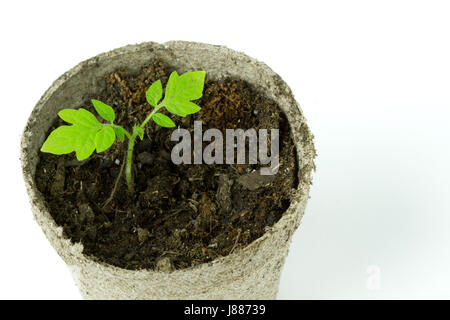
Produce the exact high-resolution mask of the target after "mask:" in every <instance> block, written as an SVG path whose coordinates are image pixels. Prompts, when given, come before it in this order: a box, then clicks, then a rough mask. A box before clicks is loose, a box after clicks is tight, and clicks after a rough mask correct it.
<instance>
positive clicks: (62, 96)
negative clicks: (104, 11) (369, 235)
mask: <svg viewBox="0 0 450 320" xmlns="http://www.w3.org/2000/svg"><path fill="white" fill-rule="evenodd" d="M152 59H161V60H162V61H163V62H164V63H166V64H167V65H168V66H171V67H173V68H174V69H176V70H177V71H178V72H179V73H184V72H187V71H192V70H205V71H206V72H207V75H208V78H210V79H214V78H220V77H223V76H231V77H237V78H241V79H243V80H245V81H247V82H249V83H251V84H252V85H253V86H255V88H256V89H258V90H262V91H263V92H265V94H266V95H267V96H268V97H269V98H272V99H273V100H274V101H276V102H277V103H278V104H279V106H280V108H281V109H282V110H283V112H284V113H285V114H286V117H287V119H288V121H289V123H290V126H291V131H292V134H293V141H294V143H295V145H296V148H297V158H298V170H299V181H300V182H299V185H298V188H297V190H295V192H294V196H293V198H292V200H291V205H290V207H289V208H288V210H287V211H286V212H285V213H284V215H283V216H282V218H281V219H280V220H279V221H278V222H277V223H276V224H274V226H273V227H267V228H266V229H267V231H266V232H265V234H264V235H263V236H262V237H260V238H258V239H257V240H255V241H253V242H252V243H251V244H250V245H248V246H246V247H245V248H242V249H239V250H236V251H234V252H233V253H232V254H230V255H228V256H225V257H222V258H219V259H216V260H214V261H212V262H209V263H204V264H201V265H198V266H195V267H191V268H188V269H182V270H176V271H171V272H162V271H154V270H138V271H133V270H126V269H121V268H118V267H115V266H112V265H108V264H106V263H102V262H98V261H96V260H95V259H93V258H92V257H89V256H86V255H85V254H83V245H82V244H81V243H72V242H71V241H70V240H69V239H68V238H66V237H65V235H64V233H63V228H62V227H60V226H58V225H57V224H56V223H55V221H54V219H53V218H52V216H51V215H50V213H49V212H48V210H47V208H46V206H45V201H44V198H43V196H42V194H41V193H40V192H39V191H38V190H37V188H36V183H35V181H34V174H35V171H36V165H37V163H38V161H39V152H40V151H39V149H40V147H41V146H42V143H43V142H44V140H45V138H46V133H47V132H48V129H49V128H50V126H51V124H52V122H53V121H54V120H55V118H56V116H57V112H58V111H59V110H61V109H63V108H69V107H78V106H80V105H81V103H82V99H83V97H84V96H86V95H88V96H89V95H91V96H95V95H96V93H97V92H99V89H101V88H100V83H99V79H100V78H101V76H103V75H105V74H107V73H111V72H112V71H114V70H116V69H117V68H119V67H121V66H124V65H126V66H128V67H130V68H135V69H136V71H137V70H139V69H140V68H141V67H142V66H143V65H145V64H147V63H148V62H149V61H151V60H152ZM312 139H313V137H312V135H311V133H310V131H309V129H308V126H307V125H306V122H305V118H304V116H303V114H302V111H301V110H300V108H299V105H298V103H297V102H296V101H295V99H294V97H293V95H292V92H291V90H290V89H289V87H288V86H287V85H286V83H285V82H284V81H283V80H282V79H281V78H280V76H278V75H277V74H276V73H274V72H273V71H272V70H271V69H270V68H269V67H268V66H266V65H265V64H264V63H262V62H259V61H257V60H255V59H252V58H250V57H248V56H247V55H245V54H243V53H240V52H236V51H233V50H230V49H228V48H226V47H222V46H214V45H209V44H202V43H193V42H184V41H171V42H167V43H164V44H158V43H153V42H147V43H141V44H138V45H129V46H125V47H122V48H119V49H115V50H113V51H110V52H107V53H103V54H100V55H98V56H96V57H94V58H91V59H89V60H87V61H84V62H82V63H80V64H78V65H77V66H76V67H74V68H73V69H71V70H70V71H68V72H66V73H65V74H64V75H62V76H61V77H60V78H59V79H57V80H56V81H55V82H54V83H53V84H52V86H51V87H50V88H49V89H48V90H47V92H46V93H45V94H44V95H43V96H42V98H41V99H40V100H39V102H38V103H37V105H36V107H35V108H34V110H33V112H32V113H31V116H30V118H29V120H28V123H27V125H26V128H25V130H24V133H23V136H22V145H21V161H22V168H23V175H24V179H25V184H26V187H27V191H28V195H29V197H30V201H31V207H32V211H33V214H34V218H35V219H36V221H37V222H38V223H39V225H40V226H41V228H42V229H43V231H44V233H45V235H46V236H47V238H48V240H49V241H50V243H51V244H52V246H53V247H54V248H55V249H56V251H57V252H58V254H59V255H60V256H61V257H62V258H63V260H64V261H65V262H66V263H67V265H68V266H69V268H70V269H71V270H72V274H73V277H74V279H75V282H76V283H77V285H78V287H79V289H80V292H81V295H82V296H83V298H86V299H274V298H276V295H277V291H278V285H279V280H280V273H281V269H282V267H283V264H284V260H285V258H286V256H287V253H288V249H289V244H290V241H291V237H292V234H293V233H294V231H295V230H296V229H297V227H298V226H299V224H300V220H301V218H302V216H303V213H304V210H305V206H306V202H307V199H308V193H309V186H310V184H311V171H312V169H313V167H314V163H313V158H314V156H315V151H314V145H313V141H312Z"/></svg>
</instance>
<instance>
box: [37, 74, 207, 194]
mask: <svg viewBox="0 0 450 320" xmlns="http://www.w3.org/2000/svg"><path fill="white" fill-rule="evenodd" d="M204 82H205V71H195V72H186V73H184V74H182V75H181V76H180V75H178V74H177V72H176V71H174V72H172V73H171V74H170V77H169V81H168V83H167V86H166V92H165V95H164V99H163V100H162V101H161V98H162V95H163V88H162V85H161V81H160V80H158V81H156V82H154V83H153V84H152V85H151V86H150V88H148V90H147V92H146V99H147V102H148V103H149V104H150V105H151V106H152V107H153V109H152V110H151V112H150V113H149V114H148V116H147V117H146V118H145V120H144V121H143V122H142V123H141V124H135V125H134V126H133V129H132V131H131V133H130V132H129V131H127V130H126V129H125V128H123V127H121V126H120V125H117V124H115V123H114V120H115V118H116V115H115V112H114V110H113V108H111V107H110V106H108V105H107V104H105V103H103V102H101V101H98V100H92V104H93V105H94V108H95V110H96V111H97V113H98V114H99V115H100V117H102V118H103V119H104V120H106V121H107V122H108V123H102V122H99V121H98V120H97V118H96V117H95V116H94V115H93V114H92V113H91V112H89V111H87V110H86V109H83V108H79V109H63V110H61V111H60V112H58V115H59V117H60V118H61V119H63V120H64V121H65V122H67V123H69V124H71V125H64V126H60V127H58V128H56V129H55V130H53V131H52V132H51V133H50V135H49V136H48V138H47V140H45V142H44V144H43V145H42V148H41V151H42V152H48V153H53V154H57V155H61V154H67V153H72V152H74V151H75V154H76V157H77V159H78V160H79V161H81V160H84V159H87V158H89V157H90V156H91V155H92V153H93V152H94V151H97V153H99V152H103V151H105V150H107V149H108V148H110V147H111V146H112V144H113V143H114V141H115V140H116V138H117V139H119V140H120V141H121V142H124V141H125V137H126V138H128V151H127V160H126V167H125V178H126V182H127V185H128V190H129V191H130V192H131V193H134V182H133V176H132V171H131V167H132V161H133V149H134V143H135V140H136V138H137V137H138V136H139V138H140V139H141V140H142V139H143V138H144V127H145V125H146V124H147V123H148V122H149V121H150V119H152V120H153V121H154V122H155V123H156V124H158V125H160V126H161V127H166V128H172V127H175V123H174V122H173V121H172V120H171V119H170V118H169V117H168V116H166V115H164V114H162V113H158V111H159V110H160V109H161V108H166V109H167V110H168V111H169V112H170V113H172V114H175V115H178V116H180V117H186V116H187V115H189V114H194V113H196V112H198V111H199V110H200V107H199V106H198V105H196V104H195V103H193V102H192V101H191V100H196V99H199V98H201V96H202V94H203V86H204ZM160 101H161V102H160Z"/></svg>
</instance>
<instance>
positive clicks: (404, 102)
mask: <svg viewBox="0 0 450 320" xmlns="http://www.w3.org/2000/svg"><path fill="white" fill-rule="evenodd" d="M449 17H450V5H449V2H445V1H380V0H378V1H305V2H303V1H281V0H278V1H261V0H259V1H243V0H240V1H231V0H227V1H211V0H210V1H193V0H184V1H175V0H170V1H169V0H160V1H131V0H127V1H120V2H119V1H117V2H116V1H101V2H100V1H92V0H90V1H72V2H69V1H55V2H50V1H2V2H1V4H0V33H1V40H0V41H1V51H0V88H1V89H0V90H1V96H0V105H1V116H0V125H1V126H0V127H1V129H2V130H1V132H2V136H1V137H2V138H1V139H2V148H1V150H2V151H1V158H0V161H1V167H0V168H1V170H2V175H1V180H0V181H1V182H0V192H1V193H0V194H1V195H0V197H1V206H2V209H1V214H0V248H1V251H0V262H1V263H0V298H4V299H15V298H27V299H34V298H43V299H47V298H52V299H79V298H80V296H79V294H78V291H77V289H76V287H75V286H74V284H73V281H72V279H71V277H70V274H69V271H68V269H67V268H66V266H65V265H64V263H63V262H62V260H61V259H60V258H59V257H58V256H57V255H56V253H55V252H54V250H53V249H52V248H51V246H50V245H49V243H48V242H47V240H46V239H45V237H44V235H43V233H42V232H41V230H40V229H39V227H38V226H37V224H36V223H35V222H34V221H33V219H32V215H31V212H30V205H29V204H28V198H27V196H26V192H25V188H24V184H23V182H22V176H21V170H20V165H19V159H18V157H19V140H20V135H21V131H22V129H23V127H24V126H25V123H26V120H27V118H28V116H29V114H30V112H31V110H32V108H33V106H34V105H35V103H36V102H37V101H38V99H39V98H40V96H41V95H42V94H43V93H44V91H45V90H46V89H47V88H48V87H49V86H50V85H51V83H52V82H53V80H55V79H56V78H57V77H58V76H59V75H61V74H62V73H63V72H65V71H67V70H68V69H70V68H71V67H73V66H74V65H75V64H77V63H78V62H80V61H82V60H85V59H87V58H89V57H91V56H94V55H97V54H99V53H101V52H104V51H108V50H111V49H113V48H116V47H120V46H123V45H126V44H132V43H138V42H142V41H157V42H163V41H167V40H192V41H200V42H207V43H213V44H222V45H226V46H228V47H230V48H232V49H236V50H238V51H244V52H246V53H247V54H249V55H250V56H253V57H255V58H257V59H259V60H261V61H264V62H266V63H267V64H268V65H269V66H270V67H272V68H273V69H274V70H275V71H276V72H277V73H279V74H280V75H281V76H282V77H283V78H284V80H285V81H286V82H287V83H288V84H289V85H290V86H291V88H292V89H293V91H294V93H295V95H296V98H297V99H298V101H299V102H300V104H301V105H302V108H303V110H304V113H305V115H306V117H307V119H308V122H309V125H310V127H311V130H312V131H313V133H314V135H315V137H316V139H315V143H316V147H317V150H318V154H319V157H318V158H317V162H316V163H317V172H316V173H315V175H314V185H313V187H312V189H311V199H310V202H309V205H308V208H307V212H306V215H305V217H304V219H303V221H302V225H301V227H300V229H299V230H298V231H297V233H296V234H295V236H294V239H293V243H292V247H291V250H290V254H289V257H288V259H287V261H286V265H285V268H284V271H283V274H282V279H281V285H280V292H279V296H278V297H279V298H281V299H316V298H319V299H330V298H331V299H340V298H343V299H348V298H350V299H370V298H375V299H380V298H387V299H391V298H395V299H399V298H413V299H416V298H450V274H449V272H450V256H449V245H450V231H449V227H450V216H449V213H450V202H449V195H450V170H449V166H450V151H449V138H450V129H449V117H450V111H449V110H450V41H449V40H450V37H449V34H450V18H449Z"/></svg>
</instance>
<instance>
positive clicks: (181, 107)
mask: <svg viewBox="0 0 450 320" xmlns="http://www.w3.org/2000/svg"><path fill="white" fill-rule="evenodd" d="M166 108H167V110H169V112H171V113H174V114H177V115H179V116H182V117H185V116H186V115H188V114H193V113H196V112H198V111H200V109H201V108H200V107H199V106H198V105H196V104H195V103H193V102H191V101H174V100H172V101H171V102H170V105H168V106H166Z"/></svg>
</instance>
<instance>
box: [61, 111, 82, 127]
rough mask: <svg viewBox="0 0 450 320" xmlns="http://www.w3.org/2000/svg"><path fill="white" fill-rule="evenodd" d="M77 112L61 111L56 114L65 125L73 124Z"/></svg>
mask: <svg viewBox="0 0 450 320" xmlns="http://www.w3.org/2000/svg"><path fill="white" fill-rule="evenodd" d="M77 114H78V110H75V109H62V110H61V111H60V112H58V116H59V117H60V118H61V119H63V120H64V121H65V122H67V123H72V124H74V123H75V122H76V119H77Z"/></svg>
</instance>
